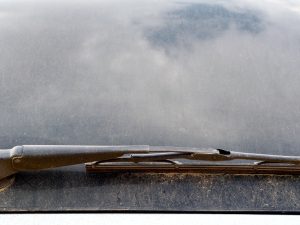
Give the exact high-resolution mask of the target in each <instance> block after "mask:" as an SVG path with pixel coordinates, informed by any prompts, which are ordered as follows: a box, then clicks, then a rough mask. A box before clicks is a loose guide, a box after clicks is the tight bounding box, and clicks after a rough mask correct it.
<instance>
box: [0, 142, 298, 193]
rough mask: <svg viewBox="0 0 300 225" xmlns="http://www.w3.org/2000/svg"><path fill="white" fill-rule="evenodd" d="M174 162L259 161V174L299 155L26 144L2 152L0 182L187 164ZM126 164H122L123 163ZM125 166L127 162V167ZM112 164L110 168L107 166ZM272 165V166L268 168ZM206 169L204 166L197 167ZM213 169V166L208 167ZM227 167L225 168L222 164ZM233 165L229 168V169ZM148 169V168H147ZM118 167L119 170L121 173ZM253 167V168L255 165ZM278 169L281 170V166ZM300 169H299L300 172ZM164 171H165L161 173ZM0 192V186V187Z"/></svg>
mask: <svg viewBox="0 0 300 225" xmlns="http://www.w3.org/2000/svg"><path fill="white" fill-rule="evenodd" d="M173 159H185V160H189V161H192V162H195V161H209V162H222V161H230V160H237V159H238V160H255V161H259V162H258V163H257V164H255V165H254V166H256V167H255V168H256V171H257V169H259V168H262V164H265V165H264V167H268V168H269V167H270V164H273V165H272V166H273V167H274V164H289V165H290V166H291V165H292V166H293V169H294V168H295V166H298V164H300V157H299V156H282V155H268V154H256V153H244V152H234V151H227V150H222V149H200V148H183V147H165V146H148V145H128V146H80V145H73V146H72V145H23V146H16V147H14V148H12V149H4V150H0V181H1V180H2V181H6V180H7V178H9V177H10V176H12V175H14V174H16V173H18V172H20V171H32V170H42V169H49V168H56V167H62V166H70V165H76V164H82V163H89V164H88V165H87V169H88V171H94V172H95V171H100V172H101V171H108V170H107V168H108V167H109V166H110V167H109V168H111V166H113V167H114V168H115V170H113V171H122V170H126V168H128V169H129V170H130V168H132V166H134V167H135V168H139V169H140V170H141V171H143V168H146V167H147V166H148V167H149V165H145V163H146V162H148V164H149V163H150V164H151V166H152V167H153V168H155V169H156V170H157V171H159V170H160V168H165V167H166V166H167V167H168V168H184V167H186V166H187V164H186V163H185V164H183V165H182V164H179V163H176V162H175V161H172V160H173ZM120 163H123V164H120ZM124 163H127V164H126V165H127V167H126V165H125V164H124ZM108 164H109V165H108ZM267 164H269V166H266V165H267ZM151 166H150V167H151ZM197 166H198V168H199V167H201V166H202V167H203V164H199V165H194V167H197ZM209 166H210V167H211V166H212V165H209ZM222 166H223V167H224V165H222ZM233 166H234V165H226V167H227V168H230V167H233ZM148 167H147V168H148ZM118 168H119V170H118ZM251 168H254V167H253V166H252V167H251ZM276 168H279V167H278V166H277V167H276ZM297 169H298V168H296V170H297ZM162 171H163V170H162ZM0 189H1V184H0Z"/></svg>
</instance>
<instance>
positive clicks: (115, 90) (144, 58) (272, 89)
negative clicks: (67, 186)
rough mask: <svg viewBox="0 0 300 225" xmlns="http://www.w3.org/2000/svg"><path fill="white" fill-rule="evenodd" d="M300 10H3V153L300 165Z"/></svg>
mask: <svg viewBox="0 0 300 225" xmlns="http://www.w3.org/2000/svg"><path fill="white" fill-rule="evenodd" d="M299 24H300V4H299V2H298V3H297V2H296V1H272V4H270V1H235V0H233V1H171V0H168V1H145V0H142V1H140V0H139V1H132V0H128V1H90V2H88V3H87V2H85V1H66V0H65V1H51V2H50V1H37V0H32V1H16V0H13V1H8V0H6V1H1V2H0V147H1V148H10V147H12V146H15V145H20V144H85V145H127V144H149V145H169V146H191V147H215V148H223V149H228V150H233V151H247V152H260V153H278V154H285V155H288V154H291V155H299V154H300V152H299V147H300V139H299V133H300V117H299V114H300V102H299V99H300V89H299V87H300V77H299V75H300V74H299V73H300V72H299V71H300V26H299Z"/></svg>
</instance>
